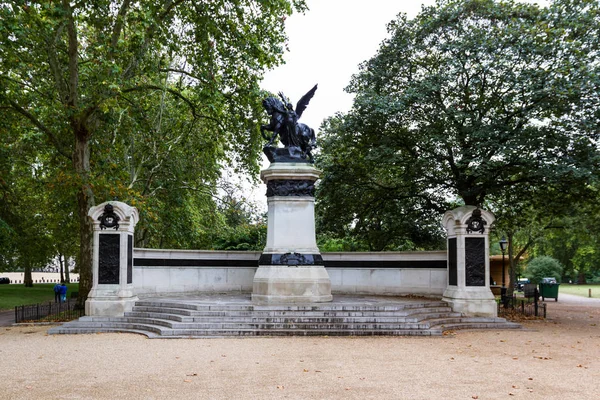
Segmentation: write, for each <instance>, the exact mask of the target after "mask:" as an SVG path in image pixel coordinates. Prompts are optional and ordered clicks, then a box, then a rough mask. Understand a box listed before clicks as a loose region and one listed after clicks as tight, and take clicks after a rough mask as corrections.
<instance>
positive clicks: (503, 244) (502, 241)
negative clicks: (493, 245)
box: [499, 236, 508, 299]
mask: <svg viewBox="0 0 600 400" xmlns="http://www.w3.org/2000/svg"><path fill="white" fill-rule="evenodd" d="M499 244H500V250H501V251H502V289H500V295H501V296H502V298H503V299H504V297H505V296H506V270H505V268H504V253H505V252H506V248H507V246H508V240H506V238H505V237H504V236H503V237H502V239H500V243H499Z"/></svg>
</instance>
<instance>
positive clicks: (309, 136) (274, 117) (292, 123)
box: [260, 85, 317, 162]
mask: <svg viewBox="0 0 600 400" xmlns="http://www.w3.org/2000/svg"><path fill="white" fill-rule="evenodd" d="M316 91H317V85H315V86H314V87H313V88H312V89H311V90H309V91H308V93H306V94H305V95H304V96H302V98H300V100H299V101H298V103H297V104H296V108H295V109H294V107H293V106H292V103H291V102H290V101H289V100H288V98H287V97H285V95H284V94H283V93H281V92H279V98H277V97H274V96H270V97H267V98H266V99H264V100H263V102H262V104H263V107H264V108H265V110H266V111H267V114H269V116H270V117H271V120H270V122H269V125H261V126H260V132H261V134H262V136H263V138H265V140H268V141H269V142H268V143H267V144H266V145H265V148H269V147H272V146H273V144H274V142H275V139H277V137H278V136H279V140H280V141H281V143H282V144H283V146H284V147H285V148H298V149H300V153H301V158H303V159H307V158H308V160H309V161H310V162H313V155H312V153H311V151H312V150H313V149H314V148H316V147H317V141H316V138H315V130H314V129H312V128H310V127H309V126H307V125H306V124H303V123H299V122H298V119H300V117H301V116H302V113H303V112H304V110H305V109H306V106H308V103H309V101H310V99H312V97H313V96H314V94H315V92H316ZM265 131H269V132H273V134H272V135H271V136H268V135H267V134H266V133H265ZM267 155H268V154H267ZM271 161H273V160H271Z"/></svg>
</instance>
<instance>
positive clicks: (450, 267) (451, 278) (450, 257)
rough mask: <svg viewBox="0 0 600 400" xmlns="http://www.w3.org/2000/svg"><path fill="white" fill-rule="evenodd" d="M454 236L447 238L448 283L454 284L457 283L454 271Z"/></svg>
mask: <svg viewBox="0 0 600 400" xmlns="http://www.w3.org/2000/svg"><path fill="white" fill-rule="evenodd" d="M456 256H457V254H456V238H451V239H448V285H453V286H456V285H457V284H458V283H457V281H458V279H457V272H456V258H457V257H456Z"/></svg>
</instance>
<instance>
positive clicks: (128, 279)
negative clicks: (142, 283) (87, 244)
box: [127, 235, 133, 283]
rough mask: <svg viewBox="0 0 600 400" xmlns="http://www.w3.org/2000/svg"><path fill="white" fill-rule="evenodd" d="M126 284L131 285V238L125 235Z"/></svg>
mask: <svg viewBox="0 0 600 400" xmlns="http://www.w3.org/2000/svg"><path fill="white" fill-rule="evenodd" d="M127 283H133V236H132V235H127Z"/></svg>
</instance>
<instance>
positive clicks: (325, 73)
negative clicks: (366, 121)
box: [262, 0, 435, 141]
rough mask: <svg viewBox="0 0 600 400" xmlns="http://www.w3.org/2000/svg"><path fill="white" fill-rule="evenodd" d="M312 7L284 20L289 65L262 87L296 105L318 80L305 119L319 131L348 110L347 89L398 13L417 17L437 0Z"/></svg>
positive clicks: (322, 0) (340, 1)
mask: <svg viewBox="0 0 600 400" xmlns="http://www.w3.org/2000/svg"><path fill="white" fill-rule="evenodd" d="M306 3H307V4H308V7H309V10H308V11H307V12H306V13H305V14H297V13H296V14H294V15H292V16H291V17H290V18H288V19H287V21H286V32H287V35H288V37H289V49H290V51H289V52H288V53H287V54H286V55H285V57H284V58H285V61H286V63H285V64H284V65H282V66H280V67H279V68H277V69H275V70H273V71H271V72H269V73H267V75H266V77H265V79H264V81H263V84H262V87H263V89H265V90H269V91H270V92H273V93H277V92H279V91H282V92H283V93H285V95H286V96H287V97H288V98H289V99H290V100H291V102H292V104H294V105H295V104H296V102H297V101H298V100H299V99H300V97H302V96H303V95H304V94H305V93H306V92H307V91H309V90H310V89H311V88H312V87H313V86H314V85H315V84H316V83H318V84H319V89H317V92H316V93H315V96H314V97H313V99H312V100H311V102H310V104H309V106H308V108H307V109H306V110H305V111H304V113H303V115H302V119H301V121H302V122H303V123H305V124H307V125H308V126H310V127H311V128H313V129H315V130H316V131H317V141H318V139H319V133H318V129H319V126H320V125H321V122H322V121H323V120H324V119H325V118H327V117H329V116H332V115H334V114H335V113H336V112H337V111H348V110H349V109H350V107H351V105H352V95H350V94H348V93H345V92H344V88H345V87H346V86H347V85H348V84H349V83H350V78H351V77H352V75H353V74H355V73H357V72H358V65H359V64H360V63H361V62H363V61H366V60H368V59H370V58H372V57H373V56H374V55H375V53H376V52H377V50H378V48H379V45H380V43H381V42H382V41H383V40H384V39H385V38H386V37H387V36H388V35H387V28H386V26H387V24H388V23H389V22H390V21H392V20H393V19H395V17H396V15H398V13H400V12H402V13H406V14H407V15H408V17H409V18H412V17H414V16H416V15H417V13H418V12H419V11H420V10H421V4H425V5H433V4H435V1H434V0H412V1H411V0H307V1H306Z"/></svg>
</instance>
